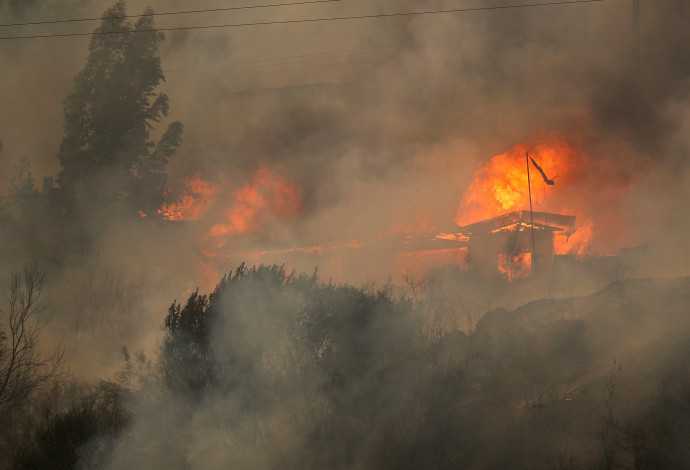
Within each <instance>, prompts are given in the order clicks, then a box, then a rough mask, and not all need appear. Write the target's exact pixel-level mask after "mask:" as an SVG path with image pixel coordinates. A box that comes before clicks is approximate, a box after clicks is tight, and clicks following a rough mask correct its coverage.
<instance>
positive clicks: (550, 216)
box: [458, 210, 576, 237]
mask: <svg viewBox="0 0 690 470" xmlns="http://www.w3.org/2000/svg"><path fill="white" fill-rule="evenodd" d="M516 225H520V226H524V227H532V226H533V227H534V228H536V229H541V230H550V231H552V232H564V233H563V234H564V235H566V236H568V237H569V236H570V235H572V234H573V233H574V232H575V230H576V229H575V216H574V215H563V214H554V213H551V212H532V213H531V214H530V211H525V210H519V211H514V212H509V213H507V214H503V215H499V216H497V217H493V218H491V219H486V220H482V221H480V222H475V223H473V224H469V225H465V226H462V227H460V230H459V232H458V233H460V234H462V235H465V236H467V237H469V236H470V235H473V234H474V235H476V234H480V233H491V232H496V231H498V230H502V229H507V228H509V227H511V226H516Z"/></svg>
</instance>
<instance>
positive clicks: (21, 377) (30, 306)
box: [0, 266, 63, 412]
mask: <svg viewBox="0 0 690 470" xmlns="http://www.w3.org/2000/svg"><path fill="white" fill-rule="evenodd" d="M44 278H45V273H44V272H41V271H39V270H38V268H36V267H35V266H32V267H28V268H26V269H25V271H24V273H23V275H20V274H19V273H14V274H13V275H12V279H11V282H10V296H9V301H8V303H9V311H8V312H7V317H6V321H7V325H6V327H5V328H3V329H0V412H3V411H8V410H11V409H13V408H15V407H16V406H18V405H19V404H20V403H21V402H22V400H25V399H26V398H27V396H28V395H29V394H30V393H31V392H33V391H34V390H36V389H37V388H38V387H40V386H41V385H43V384H45V383H46V382H47V381H48V380H50V379H51V378H53V377H56V376H57V375H59V373H60V369H61V365H62V357H63V354H62V350H61V349H60V348H58V349H57V350H55V351H54V352H53V353H52V354H50V355H48V356H47V357H44V356H43V355H42V351H41V345H40V342H39V336H40V333H41V329H42V328H43V325H44V324H43V323H41V321H40V320H39V319H38V318H37V316H38V313H39V309H38V307H37V302H38V299H39V297H40V295H41V289H42V287H43V280H44ZM0 313H4V312H3V311H1V310H0ZM3 317H4V315H3ZM3 319H4V318H3Z"/></svg>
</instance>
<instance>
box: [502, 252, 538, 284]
mask: <svg viewBox="0 0 690 470" xmlns="http://www.w3.org/2000/svg"><path fill="white" fill-rule="evenodd" d="M531 269H532V253H521V254H519V255H511V254H500V255H498V272H499V273H501V274H503V275H505V276H506V277H507V278H508V282H513V281H514V280H515V279H521V278H523V277H527V276H529V275H530V271H531Z"/></svg>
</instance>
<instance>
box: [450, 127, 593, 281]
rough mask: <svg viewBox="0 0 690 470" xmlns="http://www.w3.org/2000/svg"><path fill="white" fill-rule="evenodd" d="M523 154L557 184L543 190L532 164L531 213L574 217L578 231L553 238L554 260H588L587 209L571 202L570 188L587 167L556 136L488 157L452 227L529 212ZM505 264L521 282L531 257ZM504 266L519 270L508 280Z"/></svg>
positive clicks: (580, 154) (574, 199) (570, 146)
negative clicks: (567, 256)
mask: <svg viewBox="0 0 690 470" xmlns="http://www.w3.org/2000/svg"><path fill="white" fill-rule="evenodd" d="M526 154H529V156H531V157H532V158H534V160H535V161H536V162H537V163H538V164H539V166H540V167H541V168H542V169H543V170H544V172H545V173H546V175H547V176H548V177H549V178H551V179H553V180H554V181H555V184H554V185H547V184H546V183H545V181H544V179H543V178H542V175H541V174H539V172H538V171H537V170H536V169H535V167H534V166H533V165H532V164H531V163H530V175H531V191H532V205H533V208H534V210H535V211H543V212H554V213H560V214H567V215H575V216H576V217H577V227H576V228H577V230H576V232H575V233H574V234H572V235H570V236H569V237H566V236H564V235H562V234H559V233H558V232H557V235H556V238H555V244H554V251H555V254H576V255H580V256H584V255H587V254H592V250H593V248H592V247H593V233H594V227H593V226H594V223H593V222H592V220H591V218H590V217H589V216H588V215H587V213H586V212H585V209H584V208H583V207H579V206H578V204H577V197H574V196H576V195H577V190H576V189H575V188H574V185H575V182H576V179H577V176H578V175H582V174H583V173H584V172H585V170H586V167H587V166H588V165H587V161H586V159H585V158H584V155H583V152H582V151H581V150H578V149H576V148H575V147H574V146H573V144H572V143H571V141H570V140H569V139H567V138H565V137H564V136H562V135H558V134H544V135H542V136H541V137H540V138H539V139H538V140H537V141H534V142H526V143H521V144H518V145H516V146H514V147H512V148H511V149H510V150H508V151H507V152H505V153H501V154H499V155H495V156H494V157H492V158H491V160H489V161H488V162H487V163H486V164H485V165H484V166H482V167H481V168H480V169H479V170H478V171H477V173H476V174H475V177H474V179H473V181H472V183H471V184H470V186H469V188H468V190H467V192H466V193H465V195H464V197H463V199H462V203H461V205H460V209H459V211H458V214H457V216H456V218H455V221H456V222H457V223H458V224H459V225H461V226H463V225H467V224H471V223H474V222H478V221H481V220H486V219H490V218H492V217H496V216H498V215H501V214H505V213H507V212H512V211H517V210H526V209H529V207H530V204H529V187H528V185H527V161H528V160H527V158H526ZM499 264H500V263H499ZM503 264H504V265H505V266H504V267H503V268H504V269H502V272H505V273H506V275H508V277H510V278H519V277H523V276H525V275H527V274H528V273H529V268H530V266H529V265H530V260H529V257H523V258H521V259H520V260H513V262H508V261H507V260H506V262H504V263H503ZM508 265H511V266H512V265H517V266H520V268H519V269H518V270H517V271H516V272H514V273H510V274H509V273H507V271H508V270H509V267H510V266H508ZM499 269H501V268H499ZM510 269H512V268H510Z"/></svg>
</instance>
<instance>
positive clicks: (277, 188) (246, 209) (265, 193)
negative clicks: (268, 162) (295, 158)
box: [205, 168, 302, 248]
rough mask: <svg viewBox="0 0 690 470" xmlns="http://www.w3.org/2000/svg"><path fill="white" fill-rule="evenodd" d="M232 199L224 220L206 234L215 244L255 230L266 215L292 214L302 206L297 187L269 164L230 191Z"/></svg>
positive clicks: (207, 238)
mask: <svg viewBox="0 0 690 470" xmlns="http://www.w3.org/2000/svg"><path fill="white" fill-rule="evenodd" d="M231 201H232V202H231V203H230V205H229V207H228V208H227V209H226V211H225V217H224V220H223V221H222V222H220V223H217V224H215V225H213V226H212V227H211V229H210V230H209V231H208V233H207V234H206V236H205V239H206V240H208V241H211V242H212V244H213V245H214V247H216V248H219V247H222V246H223V245H224V243H225V239H227V238H228V237H231V236H234V235H240V234H246V233H253V232H255V231H256V230H257V229H258V228H259V227H260V225H261V222H262V221H263V220H266V219H267V218H287V217H291V216H293V215H296V214H298V213H299V212H300V209H301V207H302V196H301V193H300V191H299V190H298V189H297V187H296V186H295V185H294V184H292V183H291V182H290V181H288V180H287V179H286V178H285V177H284V176H282V175H281V174H279V173H276V172H274V171H271V170H269V169H268V168H261V169H259V170H257V171H256V172H255V173H254V174H253V175H252V178H251V181H250V182H248V183H246V184H245V185H244V186H242V187H241V188H239V189H237V190H235V191H234V192H233V197H232V199H231Z"/></svg>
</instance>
